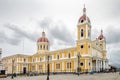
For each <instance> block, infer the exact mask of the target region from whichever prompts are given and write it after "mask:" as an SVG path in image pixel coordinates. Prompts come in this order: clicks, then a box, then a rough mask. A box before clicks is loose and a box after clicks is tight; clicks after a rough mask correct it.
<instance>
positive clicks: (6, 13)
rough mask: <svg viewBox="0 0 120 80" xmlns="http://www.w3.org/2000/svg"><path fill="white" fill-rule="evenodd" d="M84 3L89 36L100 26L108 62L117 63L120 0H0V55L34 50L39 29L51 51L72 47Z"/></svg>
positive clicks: (30, 52)
mask: <svg viewBox="0 0 120 80" xmlns="http://www.w3.org/2000/svg"><path fill="white" fill-rule="evenodd" d="M84 4H85V6H86V9H87V16H88V17H89V18H90V21H91V25H92V40H95V39H96V38H97V37H98V36H99V35H100V32H101V29H102V30H103V34H104V36H105V37H106V42H107V45H106V46H107V58H108V59H109V64H112V65H115V66H117V67H120V63H119V62H120V58H119V56H120V47H119V46H120V24H119V21H120V0H0V48H2V57H5V56H10V55H14V54H27V55H33V54H35V52H36V51H37V47H36V44H37V40H38V38H39V37H41V33H42V31H43V30H44V31H45V32H46V37H47V38H48V39H49V41H50V50H51V51H53V50H57V49H63V48H68V47H75V45H76V40H77V23H78V19H79V18H80V17H81V16H82V14H83V12H82V11H83V10H82V9H83V5H84Z"/></svg>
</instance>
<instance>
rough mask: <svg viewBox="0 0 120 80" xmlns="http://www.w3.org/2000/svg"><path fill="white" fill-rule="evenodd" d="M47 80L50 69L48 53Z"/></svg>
mask: <svg viewBox="0 0 120 80" xmlns="http://www.w3.org/2000/svg"><path fill="white" fill-rule="evenodd" d="M47 65H48V66H47V80H49V75H50V70H49V55H48V64H47Z"/></svg>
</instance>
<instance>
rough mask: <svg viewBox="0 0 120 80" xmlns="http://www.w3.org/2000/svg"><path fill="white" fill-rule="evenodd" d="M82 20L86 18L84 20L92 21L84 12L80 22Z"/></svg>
mask: <svg viewBox="0 0 120 80" xmlns="http://www.w3.org/2000/svg"><path fill="white" fill-rule="evenodd" d="M81 20H84V21H86V20H88V22H90V19H89V18H88V17H87V16H86V14H83V15H82V16H81V17H80V18H79V20H78V23H79V22H81Z"/></svg>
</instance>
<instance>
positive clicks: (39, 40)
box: [37, 31, 49, 42]
mask: <svg viewBox="0 0 120 80" xmlns="http://www.w3.org/2000/svg"><path fill="white" fill-rule="evenodd" d="M37 42H49V40H48V39H47V38H46V37H45V32H44V31H43V32H42V37H40V38H39V39H38V41H37Z"/></svg>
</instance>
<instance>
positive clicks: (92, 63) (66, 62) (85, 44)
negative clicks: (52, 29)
mask: <svg viewBox="0 0 120 80" xmlns="http://www.w3.org/2000/svg"><path fill="white" fill-rule="evenodd" d="M76 27H77V31H76V32H77V41H76V46H75V47H72V48H66V49H61V50H55V51H50V41H49V39H48V38H47V34H46V33H45V32H44V31H43V32H42V34H41V37H40V38H38V40H37V51H36V53H35V54H33V55H23V54H16V55H12V56H7V57H4V58H2V69H3V70H6V73H7V74H12V73H16V74H26V73H29V72H36V73H46V72H47V69H48V68H47V64H48V60H49V70H50V73H74V72H78V71H79V72H81V73H84V72H91V71H92V70H94V71H95V72H100V71H103V70H107V69H108V59H107V57H106V54H107V51H106V39H105V36H104V35H103V31H102V30H101V34H100V35H99V36H98V37H97V38H96V39H95V40H91V36H92V35H91V28H92V26H91V21H90V19H89V17H88V16H87V14H86V8H85V7H84V8H83V15H82V16H81V17H80V18H79V19H78V24H77V26H76ZM48 56H49V57H48Z"/></svg>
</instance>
